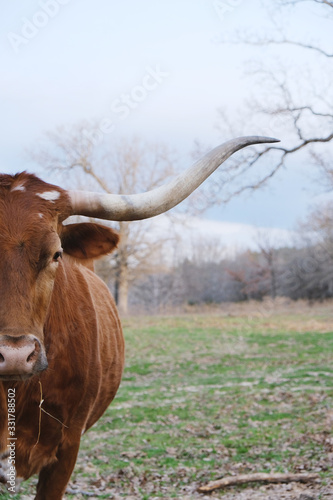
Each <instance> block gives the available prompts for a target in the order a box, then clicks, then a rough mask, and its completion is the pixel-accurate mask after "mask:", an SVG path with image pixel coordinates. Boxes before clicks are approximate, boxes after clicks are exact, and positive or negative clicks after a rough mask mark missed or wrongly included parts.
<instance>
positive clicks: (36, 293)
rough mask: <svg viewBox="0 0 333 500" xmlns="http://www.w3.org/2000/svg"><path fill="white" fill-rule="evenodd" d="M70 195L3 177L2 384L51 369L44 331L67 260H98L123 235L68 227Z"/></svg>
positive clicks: (29, 178)
mask: <svg viewBox="0 0 333 500" xmlns="http://www.w3.org/2000/svg"><path fill="white" fill-rule="evenodd" d="M71 211H72V209H71V204H70V200H69V197H68V195H67V193H66V191H64V190H62V189H61V188H59V187H57V186H53V185H50V184H46V183H44V182H43V181H41V180H40V179H38V178H36V177H35V176H33V175H29V174H26V173H23V174H19V175H16V176H8V175H3V176H0V255H1V259H0V380H24V379H27V378H30V377H31V376H33V375H35V374H37V373H39V372H41V371H42V370H45V369H46V368H47V366H48V363H47V357H46V353H45V347H44V338H43V328H44V324H45V320H46V316H47V312H48V307H49V304H50V301H51V297H52V291H53V285H54V281H55V278H56V274H57V272H58V270H59V266H62V265H63V254H64V253H65V254H68V255H70V256H72V257H74V258H75V259H84V260H86V259H89V260H92V259H95V258H98V257H99V256H101V255H104V254H107V253H109V252H111V251H112V250H113V249H114V248H115V246H116V245H117V242H118V235H117V234H116V233H115V232H114V231H112V229H109V228H107V227H104V226H100V225H97V224H86V223H83V224H69V225H63V224H62V222H63V220H64V219H65V218H66V217H68V215H70V213H71Z"/></svg>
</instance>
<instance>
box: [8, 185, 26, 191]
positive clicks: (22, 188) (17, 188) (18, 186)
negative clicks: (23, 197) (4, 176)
mask: <svg viewBox="0 0 333 500" xmlns="http://www.w3.org/2000/svg"><path fill="white" fill-rule="evenodd" d="M11 191H25V187H24V184H18V185H17V186H15V187H13V189H11Z"/></svg>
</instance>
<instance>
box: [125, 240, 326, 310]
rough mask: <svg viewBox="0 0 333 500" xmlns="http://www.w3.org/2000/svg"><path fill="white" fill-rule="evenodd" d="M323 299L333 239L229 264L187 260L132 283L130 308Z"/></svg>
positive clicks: (264, 250) (270, 250) (263, 252)
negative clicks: (282, 299)
mask: <svg viewBox="0 0 333 500" xmlns="http://www.w3.org/2000/svg"><path fill="white" fill-rule="evenodd" d="M267 296H268V297H272V298H275V297H278V296H283V297H288V298H290V299H293V300H297V299H307V300H309V301H315V300H323V299H326V298H329V297H332V296H333V239H332V241H329V240H324V241H321V242H319V243H318V242H317V243H316V244H308V245H306V246H302V247H301V248H280V249H274V248H272V247H269V246H267V245H266V246H262V248H261V249H260V250H259V251H257V252H251V251H247V252H244V253H241V254H239V255H238V256H236V257H235V258H233V259H225V258H224V259H221V260H216V259H215V260H214V261H207V260H206V259H205V258H204V256H203V259H202V260H200V259H198V258H197V257H196V258H195V259H189V258H186V259H185V260H183V261H182V262H181V263H179V264H178V265H177V266H174V267H173V268H172V269H171V268H169V269H164V270H163V271H161V270H159V271H157V272H154V273H150V274H148V275H146V276H144V277H142V278H141V279H140V280H138V281H137V282H135V283H133V285H132V286H131V288H130V291H129V304H130V307H132V308H143V309H144V310H146V311H157V310H161V309H164V308H167V307H174V306H181V305H185V304H190V305H196V304H212V303H215V304H219V303H223V302H241V301H246V300H251V299H252V300H253V299H254V300H263V298H264V297H267Z"/></svg>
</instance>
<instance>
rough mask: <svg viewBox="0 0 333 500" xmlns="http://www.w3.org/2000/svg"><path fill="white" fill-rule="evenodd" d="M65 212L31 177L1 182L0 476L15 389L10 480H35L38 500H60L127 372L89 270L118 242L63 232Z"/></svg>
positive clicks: (105, 234) (91, 229) (104, 299)
mask: <svg viewBox="0 0 333 500" xmlns="http://www.w3.org/2000/svg"><path fill="white" fill-rule="evenodd" d="M68 204H69V201H68V199H67V197H66V192H65V191H62V190H61V189H60V188H57V187H55V186H51V185H48V184H45V183H43V182H42V181H40V180H39V179H37V178H35V177H34V176H30V175H28V174H20V175H19V176H14V177H10V176H2V178H1V176H0V254H1V255H2V261H1V263H0V457H1V454H2V465H3V467H2V469H1V468H0V477H1V475H2V480H3V481H7V479H8V478H7V477H6V473H5V468H4V466H5V464H6V461H7V456H8V448H7V444H8V442H9V439H8V438H9V437H10V436H9V434H8V421H7V415H8V410H7V397H8V390H9V389H10V390H11V389H14V390H15V405H16V409H15V418H16V422H15V424H16V425H15V437H16V438H17V439H16V441H15V444H16V449H15V467H16V475H17V477H21V478H23V479H27V478H29V477H30V476H31V475H33V474H39V482H38V486H37V495H36V499H38V500H60V499H61V498H62V495H63V494H64V491H65V489H66V485H67V483H68V481H69V478H70V476H71V473H72V471H73V468H74V465H75V462H76V458H77V453H78V449H79V445H80V438H81V435H82V433H83V432H85V431H86V430H87V429H88V428H89V427H91V426H92V425H93V424H94V423H95V422H96V421H97V420H98V418H99V417H100V416H101V415H102V414H103V412H104V411H105V409H106V408H107V407H108V405H109V404H110V402H111V401H112V399H113V398H114V396H115V394H116V392H117V389H118V386H119V384H120V380H121V374H122V370H123V363H124V342H123V336H122V330H121V325H120V321H119V318H118V314H117V311H116V307H115V304H114V301H113V299H112V297H111V295H110V293H109V291H108V289H107V287H106V286H105V285H104V283H103V282H102V281H101V280H100V279H99V278H98V277H97V276H96V275H95V274H94V273H93V271H92V270H91V269H89V268H91V261H92V260H93V259H94V258H96V257H98V256H100V255H103V254H106V253H108V252H110V251H112V249H113V248H114V247H115V245H116V244H117V241H118V237H117V236H116V234H115V233H114V232H113V231H112V230H111V229H109V228H104V227H103V226H99V225H96V224H74V225H68V226H63V225H62V220H63V219H64V218H66V217H67V215H68V213H69V211H70V207H69V206H68ZM61 246H62V247H63V251H64V255H63V258H61V257H60V255H61V251H62V249H61ZM13 353H14V354H13ZM6 363H7V364H6ZM10 393H11V391H10ZM42 400H43V401H42ZM1 471H2V474H1Z"/></svg>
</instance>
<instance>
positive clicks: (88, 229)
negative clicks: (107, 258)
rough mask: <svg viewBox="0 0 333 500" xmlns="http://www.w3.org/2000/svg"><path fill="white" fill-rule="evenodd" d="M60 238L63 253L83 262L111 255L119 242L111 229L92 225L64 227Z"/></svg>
mask: <svg viewBox="0 0 333 500" xmlns="http://www.w3.org/2000/svg"><path fill="white" fill-rule="evenodd" d="M60 237H61V244H62V248H63V250H64V252H65V253H67V254H68V255H70V256H71V257H74V258H75V259H84V260H86V259H91V260H94V259H98V258H99V257H101V256H103V255H107V254H108V253H111V252H112V251H113V250H114V249H115V248H116V247H117V244H118V242H119V236H118V234H117V233H116V232H115V231H114V230H113V229H111V228H109V227H106V226H102V225H100V224H93V223H79V224H68V225H65V226H63V227H62V231H61V236H60Z"/></svg>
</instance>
